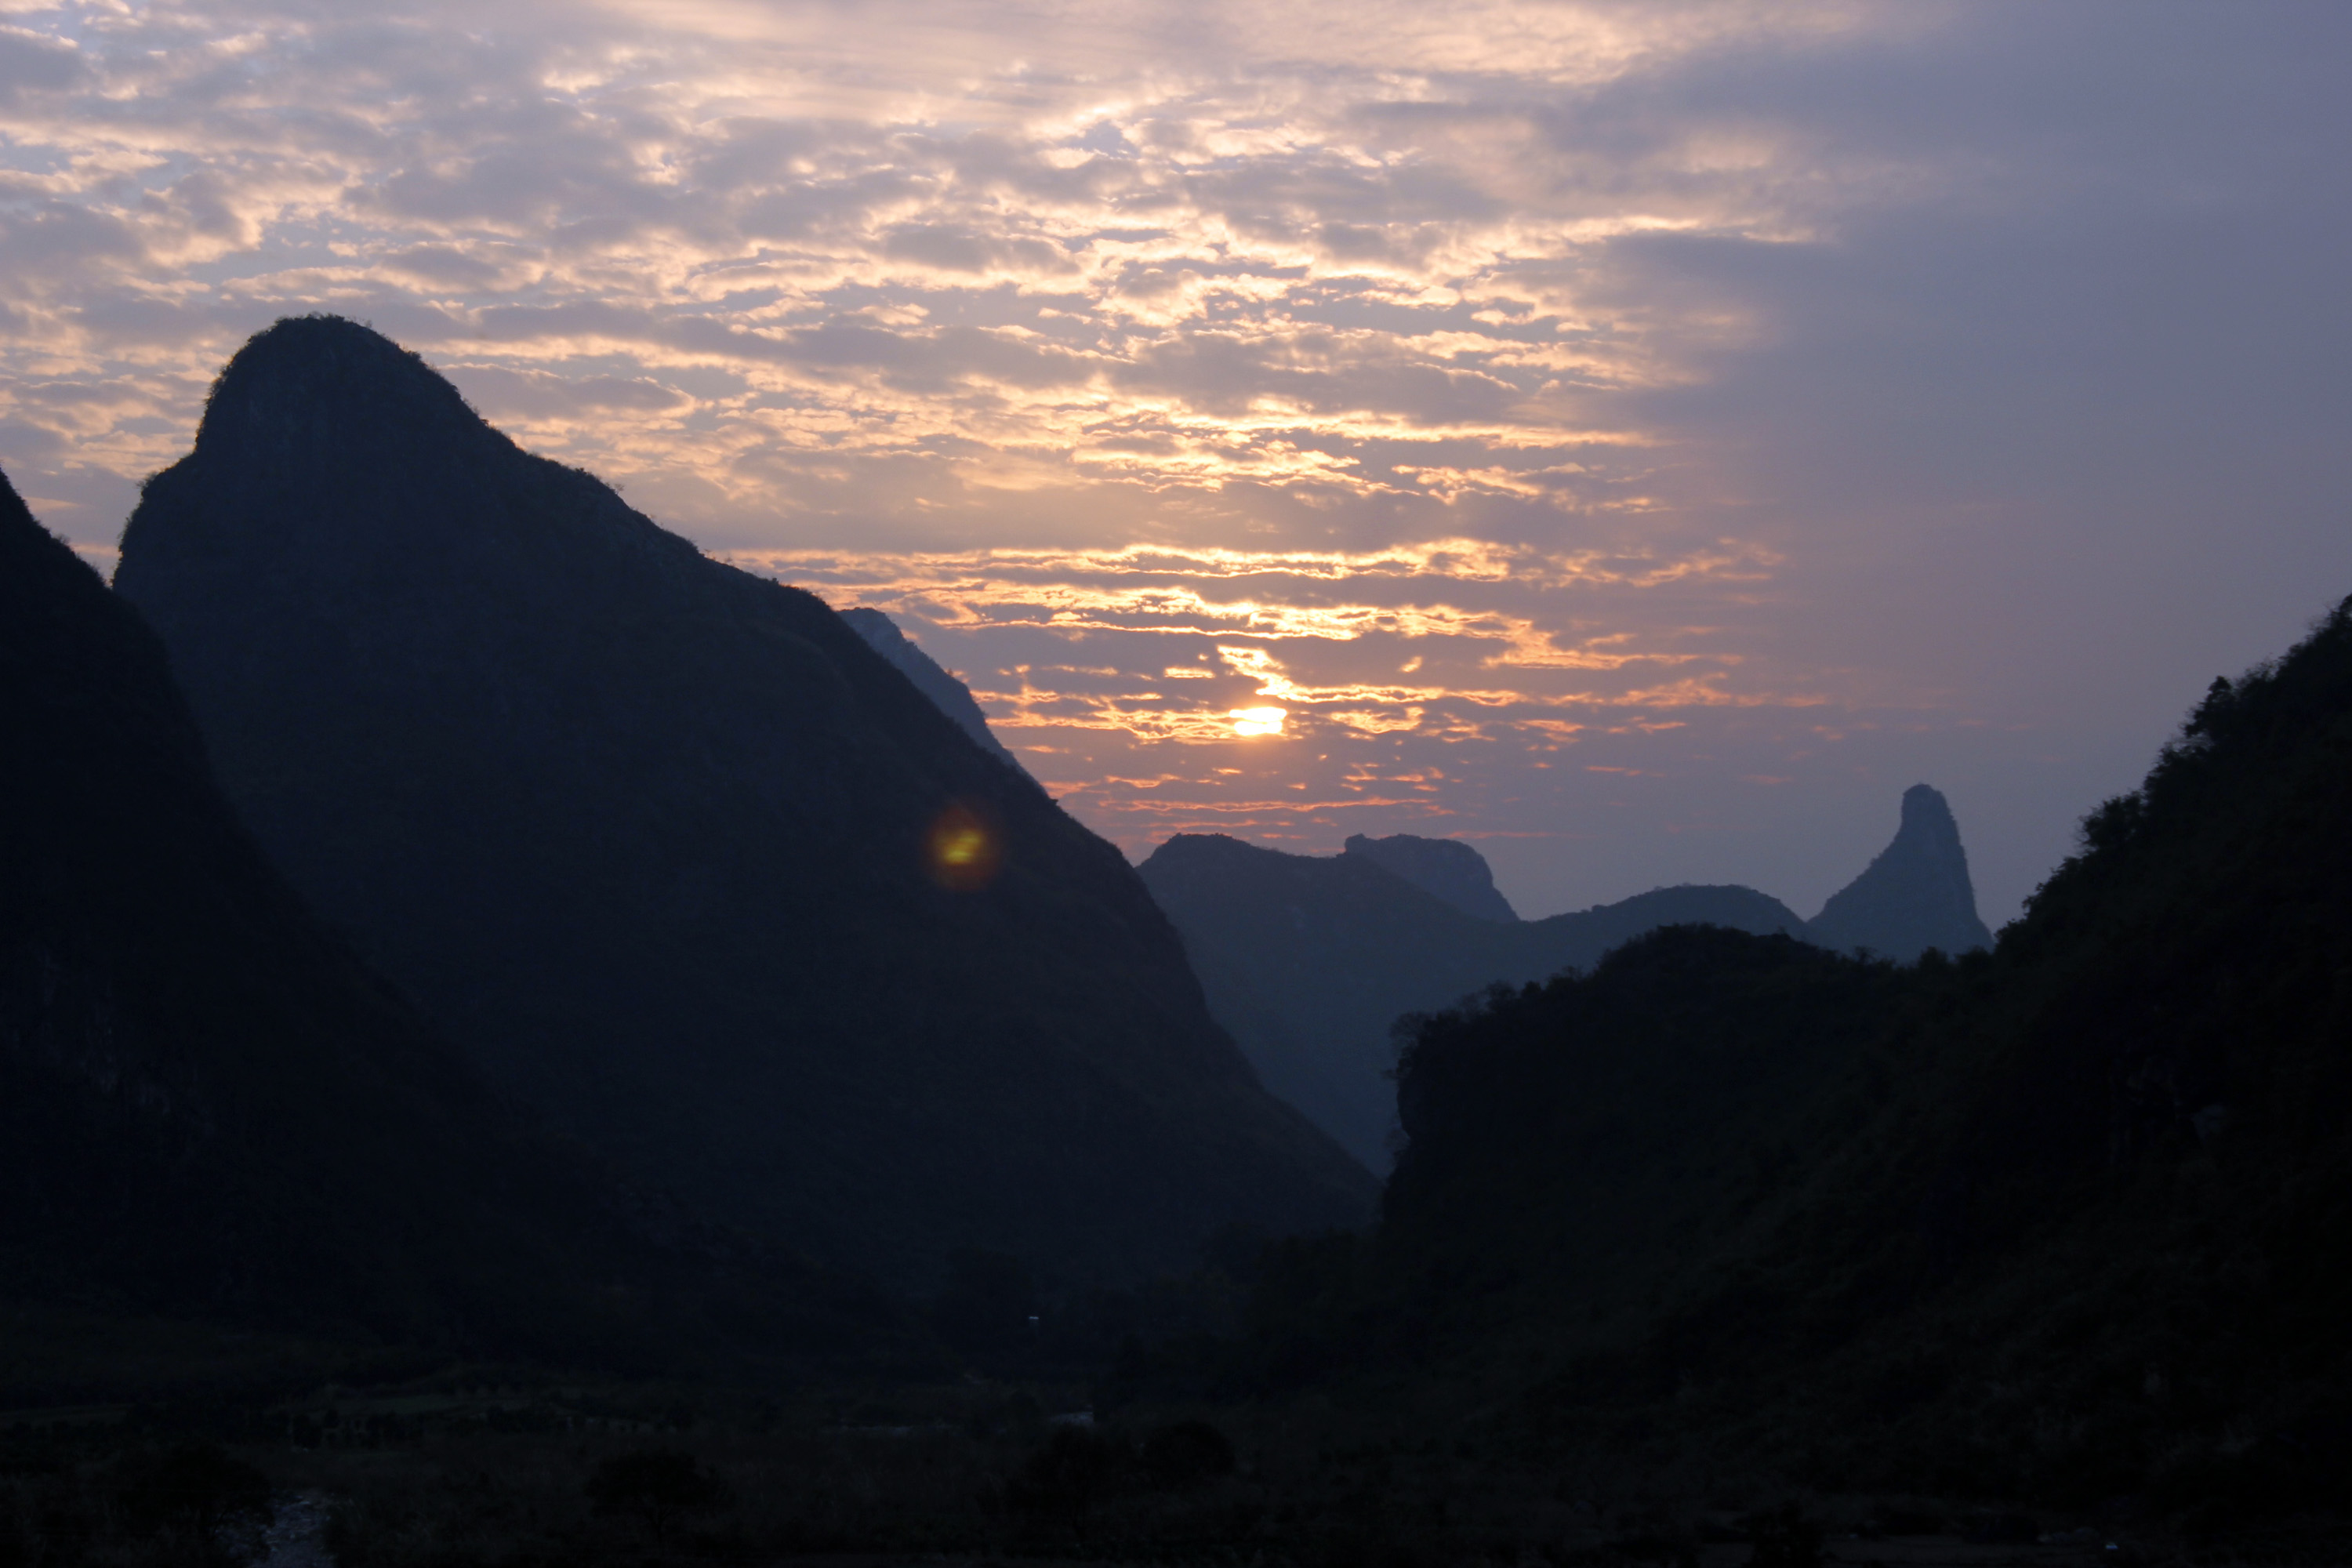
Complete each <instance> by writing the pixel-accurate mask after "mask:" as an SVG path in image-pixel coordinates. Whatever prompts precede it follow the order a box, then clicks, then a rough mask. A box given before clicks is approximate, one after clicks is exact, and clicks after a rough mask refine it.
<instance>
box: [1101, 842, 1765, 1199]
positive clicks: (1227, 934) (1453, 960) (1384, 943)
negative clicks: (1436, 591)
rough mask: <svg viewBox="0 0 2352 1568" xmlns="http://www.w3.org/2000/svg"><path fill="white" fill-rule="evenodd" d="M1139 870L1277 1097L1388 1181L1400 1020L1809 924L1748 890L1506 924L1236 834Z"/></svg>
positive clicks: (1386, 874) (1371, 865) (1350, 866)
mask: <svg viewBox="0 0 2352 1568" xmlns="http://www.w3.org/2000/svg"><path fill="white" fill-rule="evenodd" d="M1465 849H1466V846H1465ZM1470 853H1472V854H1475V851H1470ZM1140 869H1141V871H1142V875H1143V879H1144V882H1145V884H1146V885H1147V886H1149V887H1150V889H1151V894H1152V897H1154V898H1156V899H1158V900H1160V908H1162V909H1164V910H1167V911H1168V916H1169V919H1171V920H1172V921H1175V922H1176V928H1177V929H1178V930H1179V931H1182V932H1183V933H1184V942H1185V947H1186V950H1187V951H1188V952H1190V953H1191V954H1192V964H1193V967H1194V969H1195V970H1196V971H1197V972H1198V973H1199V974H1200V976H1201V984H1202V987H1203V988H1204V989H1205V990H1206V991H1207V992H1208V996H1209V1005H1210V1006H1211V1008H1212V1009H1213V1010H1214V1012H1215V1013H1216V1015H1217V1016H1218V1018H1219V1019H1220V1020H1221V1021H1223V1024H1224V1025H1225V1026H1226V1027H1227V1028H1229V1029H1231V1030H1232V1031H1233V1033H1234V1038H1235V1039H1237V1040H1239V1041H1240V1042H1241V1043H1242V1048H1243V1049H1244V1050H1245V1051H1246V1052H1248V1053H1249V1057H1250V1060H1251V1061H1252V1062H1253V1063H1254V1064H1255V1066H1256V1068H1257V1070H1258V1072H1259V1074H1260V1076H1261V1077H1263V1078H1264V1079H1265V1083H1266V1087H1268V1088H1269V1089H1273V1090H1274V1091H1275V1092H1276V1094H1279V1095H1281V1096H1283V1097H1284V1098H1286V1099H1287V1100H1289V1101H1290V1102H1291V1103H1292V1104H1294V1105H1296V1106H1297V1107H1298V1108H1299V1109H1300V1110H1304V1111H1305V1112H1306V1113H1307V1115H1308V1116H1310V1117H1312V1118H1314V1119H1315V1121H1316V1122H1317V1123H1318V1125H1319V1126H1321V1127H1323V1128H1324V1129H1325V1130H1326V1131H1329V1132H1330V1133H1331V1134H1332V1136H1334V1137H1335V1138H1338V1139H1339V1141H1340V1142H1342V1143H1344V1144H1345V1145H1347V1147H1348V1148H1349V1150H1350V1151H1351V1152H1354V1154H1355V1155H1356V1157H1357V1158H1358V1159H1360V1160H1362V1161H1364V1162H1365V1163H1367V1164H1369V1165H1370V1166H1372V1167H1373V1168H1374V1169H1376V1170H1384V1169H1386V1168H1387V1164H1388V1159H1389V1153H1388V1142H1389V1138H1390V1134H1391V1131H1392V1130H1393V1129H1394V1127H1395V1125H1396V1099H1395V1088H1394V1086H1393V1085H1392V1084H1391V1081H1390V1079H1389V1077H1388V1071H1389V1068H1391V1067H1392V1066H1393V1065H1394V1063H1395V1060H1396V1047H1395V1043H1394V1041H1393V1040H1392V1038H1391V1026H1393V1025H1394V1024H1395V1022H1396V1020H1397V1019H1398V1018H1399V1017H1400V1016H1403V1015H1405V1014H1408V1013H1414V1012H1426V1011H1428V1010H1431V1009H1433V1008H1438V1007H1444V1006H1446V1005H1449V1004H1451V1003H1453V1002H1455V1001H1458V1000H1459V999H1460V998H1462V997H1463V996H1464V995H1465V994H1469V993H1472V992H1475V991H1480V990H1483V989H1485V988H1486V986H1488V985H1491V984H1496V983H1502V984H1512V985H1517V984H1523V983H1524V982H1527V981H1529V980H1536V979H1540V978H1542V977H1543V976H1546V975H1549V974H1551V973H1556V972H1557V971H1559V969H1561V968H1563V967H1565V966H1567V965H1570V964H1591V963H1594V962H1596V961H1597V960H1598V959H1599V958H1600V957H1601V954H1602V953H1603V952H1607V951H1608V950H1609V949H1611V948H1612V947H1615V946H1617V945H1618V944H1619V943H1621V942H1625V941H1627V940H1629V939H1631V938H1633V937H1634V936H1637V935H1639V934H1640V933H1641V932H1643V931H1649V930H1652V929H1654V928H1655V927H1657V926H1660V925H1669V924H1675V923H1677V922H1687V921H1703V922H1707V923H1712V924H1717V925H1723V926H1730V927H1734V928H1737V929H1738V930H1742V931H1790V930H1795V929H1797V928H1798V927H1800V926H1801V923H1802V922H1801V921H1799V920H1798V919H1797V917H1796V915H1795V914H1794V913H1793V912H1791V911H1790V910H1789V909H1788V908H1787V907H1786V906H1785V905H1783V904H1781V903H1780V901H1779V900H1774V899H1769V898H1767V897H1765V896H1764V895H1763V894H1761V893H1759V892H1755V891H1753V890H1751V889H1747V888H1699V887H1686V888H1660V889H1656V890H1655V891H1654V892H1648V893H1643V894H1641V895H1639V896H1638V897H1635V898H1631V899H1627V900H1622V902H1619V903H1614V904H1603V905H1600V906H1598V907H1596V908H1593V909H1590V910H1580V911H1578V912H1576V913H1573V914H1564V915H1554V916H1552V917H1551V918H1550V919H1549V920H1541V921H1517V922H1514V923H1509V924H1506V923H1503V922H1501V921H1494V920H1487V919H1482V918H1480V917H1479V916H1476V915H1473V914H1469V913H1467V912H1465V911H1464V910H1461V909H1458V908H1456V907H1455V906H1454V905H1453V904H1452V903H1449V902H1448V901H1446V900H1444V899H1442V898H1440V897H1438V896H1437V895H1436V894H1434V893H1432V892H1429V891H1427V890H1426V889H1423V888H1420V887H1416V886H1415V885H1413V884H1412V882H1409V881H1407V880H1406V879H1403V878H1402V877H1401V876H1399V875H1397V874H1396V873H1395V872H1394V871H1391V869H1389V868H1388V867H1386V866H1385V865H1383V864H1381V861H1380V860H1379V859H1378V858H1374V857H1373V856H1370V855H1364V854H1360V853H1357V852H1355V851H1354V850H1353V849H1350V850H1349V852H1348V853H1346V854H1343V855H1339V856H1335V857H1330V858H1317V857H1313V856H1306V855H1286V854H1283V853H1281V852H1280V851H1278V850H1273V849H1261V848H1258V847H1256V846H1255V845H1250V844H1244V843H1243V842H1241V841H1240V840H1239V839H1236V838H1228V837H1224V836H1223V835H1222V834H1178V835H1176V836H1175V837H1171V838H1170V839H1169V840H1168V841H1167V842H1166V843H1164V844H1162V845H1161V846H1160V847H1159V848H1158V849H1157V850H1155V851H1153V852H1152V855H1151V857H1150V858H1149V859H1147V860H1146V861H1144V863H1143V865H1142V867H1141V868H1140Z"/></svg>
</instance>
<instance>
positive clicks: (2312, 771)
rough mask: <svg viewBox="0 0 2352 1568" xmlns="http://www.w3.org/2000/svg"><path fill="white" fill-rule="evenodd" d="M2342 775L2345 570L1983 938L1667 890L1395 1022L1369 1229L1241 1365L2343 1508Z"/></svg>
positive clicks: (1853, 1457) (1589, 1418)
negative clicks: (1954, 949)
mask: <svg viewBox="0 0 2352 1568" xmlns="http://www.w3.org/2000/svg"><path fill="white" fill-rule="evenodd" d="M2348 775H2352V602H2348V603H2347V605H2346V606H2345V607H2343V608H2340V609H2338V610H2337V611H2336V613H2335V614H2334V615H2333V616H2330V617H2329V618H2328V619H2327V620H2326V622H2325V623H2324V624H2323V625H2322V626H2320V628H2319V629H2318V630H2317V631H2316V632H2315V635H2314V636H2313V637H2311V638H2310V639H2309V640H2308V641H2306V642H2305V643H2304V644H2303V645H2301V646H2300V647H2297V648H2295V649H2294V651H2293V652H2292V653H2291V654H2289V655H2287V656H2286V657H2285V658H2283V659H2281V660H2279V661H2278V662H2277V663H2276V664H2275V665H2273V666H2266V667H2264V668H2259V669H2257V670H2255V671H2254V672H2252V674H2250V675H2249V676H2247V677H2246V678H2245V679H2242V680H2240V681H2238V682H2235V683H2231V682H2229V681H2217V682H2216V683H2215V684H2214V687H2213V689H2212V690H2211V691H2210V693H2209V695H2208V696H2207V697H2206V699H2205V700H2204V701H2203V702H2202V703H2201V704H2200V706H2199V708H2198V709H2197V710H2196V712H2195V713H2194V715H2193V716H2192V717H2191V718H2190V719H2189V721H2188V723H2187V725H2186V727H2185V728H2184V729H2183V731H2182V732H2181V734H2180V736H2179V739H2178V740H2177V741H2176V742H2174V743H2173V744H2172V745H2170V746H2168V748H2167V749H2166V751H2165V752H2164V754H2163V757H2162V759H2161V760H2160V761H2159V762H2158V764H2157V766H2156V767H2155V769H2154V770H2153V771H2152V772H2151V773H2149V775H2148V778H2147V783H2146V784H2145V785H2144V786H2143V787H2142V788H2141V789H2139V790H2137V791H2136V792H2134V793H2132V794H2130V795H2125V796H2123V797H2121V798H2119V799H2116V800H2114V801H2111V802H2109V803H2107V804H2106V805H2105V806H2103V807H2101V808H2100V809H2099V810H2098V811H2096V812H2095V813H2094V814H2093V815H2092V816H2090V817H2089V818H2088V819H2087V820H2086V821H2085V823H2084V837H2083V848H2082V852H2081V853H2080V854H2078V855H2077V856H2075V857H2074V858H2072V859H2070V860H2068V861H2067V862H2066V863H2065V864H2064V865H2063V867H2061V868H2059V870H2058V871H2057V872H2056V874H2055V875H2053V877H2052V878H2051V879H2050V880H2049V881H2048V882H2047V883H2046V884H2045V885H2044V886H2043V887H2042V889H2041V890H2040V891H2039V892H2038V893H2036V895H2035V896H2034V898H2033V900H2032V902H2031V904H2030V906H2029V908H2028V910H2027V912H2026V914H2025V916H2024V918H2023V919H2022V920H2021V921H2019V922H2017V923H2016V924H2013V925H2011V927H2009V928H2008V929H2007V930H2006V931H2004V932H2003V933H2002V936H2001V940H2000V944H1999V947H1998V948H1997V950H1996V951H1995V952H1991V953H1990V954H1983V953H1979V954H1975V955H1972V956H1970V957H1969V958H1967V959H1965V960H1963V961H1961V962H1959V963H1948V962H1942V961H1937V960H1930V961H1927V962H1925V963H1920V964H1917V965H1916V966H1912V967H1909V968H1899V967H1896V966H1895V965H1892V964H1890V963H1883V962H1871V961H1866V960H1858V959H1854V958H1851V957H1841V956H1834V955H1832V954H1830V953H1828V952H1822V951H1820V950H1817V949H1812V948H1808V947H1805V946H1801V945H1800V944H1798V943H1796V942H1791V941H1789V940H1787V939H1785V938H1772V937H1755V936H1747V935H1742V934H1739V933H1736V932H1730V931H1663V932H1660V933H1657V934H1656V935H1654V936H1652V937H1649V938H1646V939H1644V940H1643V941H1642V942H1636V943H1634V944H1633V945H1631V946H1629V947H1626V948H1623V949H1621V950H1620V951H1619V952H1616V953H1615V954H1613V955H1612V956H1611V957H1610V958H1609V959H1607V960H1606V961H1604V962H1603V963H1601V966H1600V967H1599V969H1598V970H1596V971H1595V972H1594V973H1591V974H1590V975H1586V976H1570V977H1566V978H1561V979H1556V980H1554V981H1552V982H1551V983H1549V984H1546V985H1544V986H1541V987H1530V988H1528V989H1526V990H1525V991H1523V992H1520V993H1517V994H1508V995H1502V996H1497V997H1496V998H1493V999H1490V1000H1489V1001H1488V1002H1486V1003H1485V1004H1482V1005H1476V1006H1473V1007H1470V1008H1467V1009H1465V1010H1459V1011H1455V1012H1452V1013H1449V1014H1446V1015H1443V1016H1438V1017H1436V1018H1433V1019H1432V1020H1430V1021H1428V1022H1427V1023H1426V1024H1424V1025H1423V1027H1422V1028H1421V1029H1420V1031H1419V1033H1418V1035H1417V1037H1416V1038H1415V1040H1414V1041H1413V1043H1412V1046H1411V1047H1410V1048H1409V1050H1408V1053H1407V1056H1406V1058H1405V1061H1404V1064H1403V1067H1402V1075H1401V1081H1400V1100H1401V1103H1402V1108H1403V1111H1404V1123H1405V1128H1406V1131H1408V1133H1409V1134H1410V1138H1411V1142H1410V1144H1409V1146H1408V1147H1407V1149H1406V1150H1405V1152H1404V1153H1403V1155H1402V1159H1401V1161H1400V1163H1399V1165H1398V1168H1397V1172H1396V1174H1395V1176H1394V1178H1393V1179H1392V1180H1391V1184H1390V1187H1389V1191H1388V1194H1387V1205H1386V1215H1385V1219H1384V1222H1383V1225H1382V1227H1381V1232H1380V1235H1379V1238H1378V1241H1377V1243H1376V1244H1375V1245H1374V1246H1373V1247H1371V1248H1370V1250H1369V1252H1367V1253H1366V1254H1364V1258H1365V1262H1364V1269H1365V1272H1364V1273H1363V1275H1362V1276H1361V1277H1360V1279H1359V1281H1358V1283H1357V1284H1356V1285H1355V1286H1352V1287H1349V1288H1347V1289H1340V1290H1339V1291H1337V1292H1336V1294H1335V1293H1334V1291H1333V1290H1332V1289H1331V1287H1330V1285H1329V1282H1328V1274H1329V1264H1328V1259H1327V1260H1326V1262H1325V1264H1324V1265H1323V1266H1322V1268H1323V1275H1322V1276H1321V1277H1318V1279H1320V1282H1318V1283H1314V1284H1313V1289H1312V1292H1311V1294H1314V1295H1315V1296H1316V1297H1317V1299H1318V1300H1322V1301H1323V1302H1324V1303H1325V1305H1324V1306H1323V1307H1319V1308H1317V1309H1315V1310H1311V1311H1308V1310H1290V1311H1289V1312H1288V1313H1287V1315H1286V1313H1285V1311H1284V1310H1274V1309H1269V1310H1268V1311H1267V1312H1266V1313H1265V1321H1267V1322H1269V1323H1282V1324H1286V1325H1288V1326H1287V1328H1286V1329H1285V1330H1284V1332H1285V1333H1288V1334H1290V1335H1291V1336H1292V1338H1293V1339H1295V1340H1297V1341H1299V1342H1298V1343H1294V1344H1292V1345H1291V1346H1290V1347H1289V1349H1287V1350H1286V1351H1283V1352H1281V1353H1280V1354H1279V1355H1276V1356H1275V1358H1274V1362H1273V1363H1271V1364H1290V1365H1297V1364H1300V1363H1310V1364H1320V1365H1324V1366H1327V1367H1328V1366H1331V1365H1345V1364H1352V1365H1358V1366H1389V1365H1393V1364H1394V1363H1397V1362H1398V1361H1400V1360H1403V1361H1407V1362H1413V1363H1420V1364H1423V1365H1435V1366H1439V1367H1444V1368H1447V1369H1450V1371H1449V1373H1448V1375H1449V1376H1451V1377H1453V1378H1454V1379H1456V1380H1461V1379H1468V1380H1470V1381H1471V1382H1473V1383H1478V1382H1480V1381H1482V1380H1483V1383H1484V1386H1485V1388H1486V1392H1487V1394H1489V1395H1491V1396H1492V1397H1494V1398H1495V1399H1496V1401H1497V1403H1496V1405H1493V1406H1491V1407H1490V1408H1491V1410H1492V1411H1493V1412H1494V1413H1495V1415H1494V1418H1493V1420H1492V1422H1491V1423H1490V1430H1494V1431H1496V1432H1507V1433H1513V1434H1516V1435H1517V1439H1516V1440H1518V1441H1523V1442H1525V1443H1528V1444H1531V1445H1534V1446H1535V1447H1537V1448H1538V1450H1540V1451H1545V1452H1549V1453H1551V1454H1552V1455H1553V1459H1552V1460H1550V1461H1548V1462H1553V1463H1559V1464H1564V1465H1568V1466H1570V1467H1571V1468H1578V1469H1580V1472H1581V1473H1584V1474H1587V1475H1599V1474H1601V1473H1603V1472H1607V1473H1610V1474H1614V1475H1618V1476H1620V1477H1621V1478H1622V1476H1624V1475H1626V1474H1631V1473H1639V1472H1643V1471H1645V1470H1646V1472H1647V1473H1650V1474H1652V1475H1654V1476H1657V1475H1664V1474H1666V1473H1669V1472H1673V1471H1676V1470H1677V1469H1679V1470H1680V1471H1681V1472H1683V1474H1684V1477H1685V1480H1686V1481H1696V1478H1697V1477H1699V1476H1701V1475H1703V1474H1706V1473H1709V1472H1710V1470H1711V1471H1712V1473H1713V1474H1715V1475H1717V1476H1729V1475H1732V1474H1737V1473H1745V1474H1748V1475H1749V1476H1759V1475H1761V1476H1777V1478H1778V1479H1779V1481H1780V1484H1788V1483H1790V1482H1796V1483H1801V1484H1804V1485H1807V1486H1811V1487H1816V1488H1821V1489H1835V1490H1842V1491H1845V1492H1848V1493H1853V1492H1857V1491H1871V1490H1877V1491H1881V1492H1898V1493H1899V1492H1906V1491H1908V1492H1913V1493H1927V1494H1931V1495H1941V1496H1944V1497H1955V1496H1958V1497H1968V1496H1971V1495H1973V1496H1979V1497H1986V1498H2010V1499H2019V1498H2023V1499H2029V1500H2032V1499H2038V1500H2043V1501H2045V1502H2048V1503H2051V1504H2052V1505H2053V1506H2061V1507H2069V1508H2074V1509H2091V1508H2095V1507H2096V1508H2104V1509H2108V1510H2110V1511H2111V1512H2112V1511H2113V1510H2123V1511H2124V1512H2126V1513H2128V1512H2130V1511H2131V1510H2141V1511H2143V1512H2145V1513H2149V1514H2164V1513H2169V1514H2172V1515H2174V1516H2176V1517H2186V1518H2187V1519H2188V1520H2189V1522H2190V1524H2191V1525H2192V1526H2193V1527H2195V1528H2199V1529H2220V1528H2223V1527H2225V1526H2227V1525H2228V1524H2230V1523H2231V1521H2241V1522H2242V1521H2244V1520H2246V1519H2248V1518H2252V1517H2255V1516H2260V1515H2263V1514H2264V1513H2267V1512H2275V1511H2277V1510H2294V1509H2298V1508H2307V1507H2326V1506H2340V1505H2341V1503H2342V1501H2343V1497H2344V1494H2343V1492H2342V1490H2341V1483H2342V1478H2343V1477H2344V1475H2346V1474H2347V1473H2352V1344H2347V1339H2346V1337H2345V1335H2344V1333H2343V1324H2344V1323H2345V1322H2346V1321H2347V1319H2352V1269H2347V1268H2345V1267H2344V1266H2343V1260H2344V1259H2345V1258H2347V1256H2352V892H2347V889H2352V817H2347V815H2346V813H2345V811H2344V809H2343V803H2344V800H2345V784H2344V781H2345V779H2346V778H2347V776H2348ZM1351 1292H1352V1293H1351ZM1280 1294H1281V1292H1280V1291H1279V1290H1277V1291H1276V1298H1279V1297H1280ZM1294 1294H1295V1292H1294ZM1332 1300H1342V1301H1346V1302H1350V1303H1352V1305H1350V1306H1348V1307H1346V1308H1345V1309H1344V1310H1332V1309H1331V1308H1330V1307H1329V1305H1328V1303H1329V1302H1330V1301H1332ZM1296 1305H1297V1303H1295V1302H1294V1308H1295V1307H1296ZM1318 1336H1319V1337H1318ZM1280 1337H1281V1336H1280V1335H1276V1339H1277V1340H1279V1339H1280ZM1302 1345H1304V1346H1305V1347H1307V1348H1305V1349H1302V1348H1301V1346H1302ZM1580 1484H1581V1483H1580ZM1594 1484H1598V1483H1594ZM1710 1484H1711V1483H1710Z"/></svg>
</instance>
